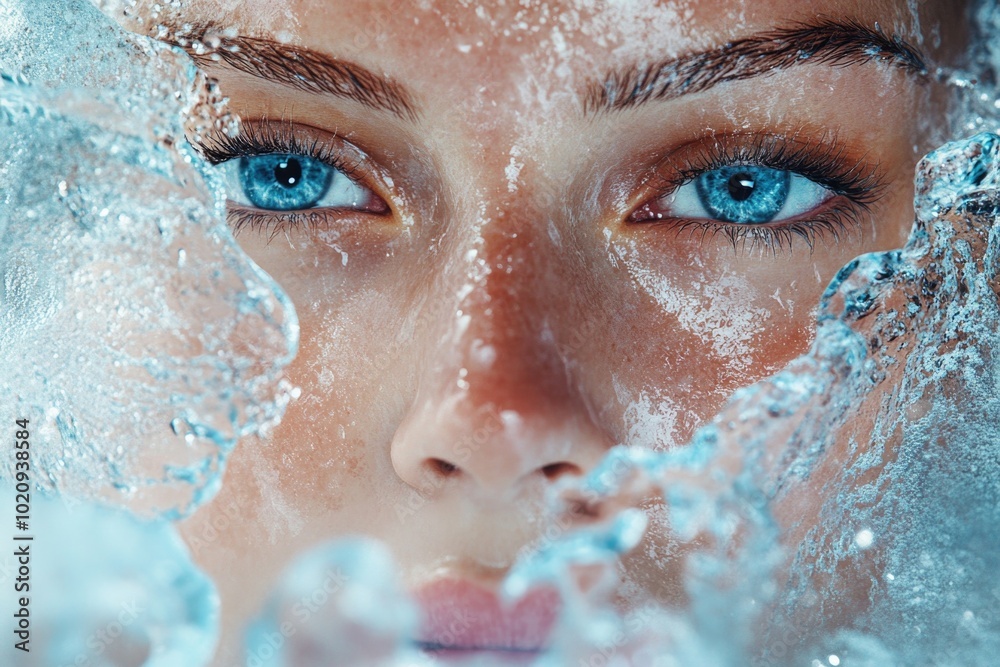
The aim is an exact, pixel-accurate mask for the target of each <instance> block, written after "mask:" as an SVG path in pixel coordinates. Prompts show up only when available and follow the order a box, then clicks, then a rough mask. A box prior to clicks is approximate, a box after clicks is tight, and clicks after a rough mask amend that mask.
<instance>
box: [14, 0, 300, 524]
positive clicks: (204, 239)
mask: <svg viewBox="0 0 1000 667" xmlns="http://www.w3.org/2000/svg"><path fill="white" fill-rule="evenodd" d="M6 7H7V8H6V9H5V10H4V11H5V15H4V16H3V20H2V21H0V128H2V131H0V155H2V156H3V158H2V162H0V239H2V243H0V358H2V359H4V360H5V363H4V366H3V369H2V370H0V395H2V396H4V401H3V403H2V404H0V421H2V422H3V423H13V421H14V419H15V418H17V419H29V420H30V422H31V425H32V432H33V434H34V438H35V440H36V442H37V443H38V446H37V447H36V450H35V454H34V456H35V458H34V465H35V466H36V468H35V469H36V471H37V472H36V478H35V481H36V482H38V483H39V484H41V485H42V487H43V488H45V489H48V490H50V491H56V492H59V493H62V494H69V495H73V496H77V497H80V498H89V499H97V498H101V499H105V500H112V501H115V502H121V501H127V502H128V504H129V506H130V507H131V508H133V509H140V508H144V509H143V511H144V512H146V513H149V514H158V513H162V514H168V515H171V516H178V515H180V514H183V513H186V512H189V511H190V510H192V509H193V508H194V507H195V506H196V505H197V504H198V503H200V502H203V501H205V500H206V499H208V498H209V497H211V495H212V493H213V492H214V490H215V488H216V487H217V485H218V483H219V479H220V474H221V468H222V463H223V461H224V459H225V455H226V453H227V452H228V451H229V449H230V448H231V447H232V446H233V445H234V444H235V442H236V440H237V438H238V437H240V436H241V435H244V434H246V433H250V432H254V431H256V430H258V429H260V428H262V427H264V426H265V425H267V424H268V423H269V422H272V421H273V420H274V419H275V418H276V417H277V416H278V415H279V414H280V412H281V410H282V408H283V406H284V403H285V402H286V401H287V393H288V391H287V388H286V387H283V386H279V384H278V383H279V378H280V374H281V370H282V369H283V367H284V366H286V365H287V364H288V363H289V361H290V360H291V358H292V357H293V356H294V352H295V346H296V341H297V323H296V319H295V314H294V310H293V309H292V308H291V305H290V303H289V302H288V300H287V298H286V297H285V296H284V295H283V293H282V292H281V291H280V289H279V288H278V287H277V286H276V285H275V284H274V283H273V282H272V281H271V279H270V278H269V277H268V276H266V275H265V274H263V273H262V272H261V271H260V270H259V269H258V268H257V267H256V266H255V265H253V264H252V263H251V262H250V261H249V260H247V259H246V257H245V255H243V253H242V251H241V250H240V249H239V248H238V247H237V246H236V244H235V243H234V241H233V239H232V237H231V235H230V234H229V232H228V230H227V228H226V226H225V223H224V206H225V195H224V192H223V191H222V189H221V187H220V185H219V183H218V182H217V180H216V177H215V176H213V175H212V174H211V173H209V172H208V170H206V169H204V168H203V167H202V163H201V161H200V160H198V159H196V158H195V157H194V154H193V151H191V150H190V149H189V148H188V147H187V144H186V141H185V140H184V126H183V123H185V122H190V123H191V126H192V128H193V130H192V131H195V132H197V131H198V128H199V127H202V126H204V125H206V124H223V125H225V124H229V123H230V122H231V119H229V118H228V117H227V116H226V115H225V113H224V110H223V109H222V107H221V104H220V103H219V100H218V96H217V94H216V93H215V92H214V91H213V89H212V88H211V87H209V86H208V85H207V84H206V81H205V79H204V77H203V76H202V75H200V74H198V73H197V71H196V70H195V69H194V67H193V66H192V65H191V64H190V62H189V60H188V59H187V57H186V56H185V55H184V54H181V53H179V52H174V51H172V50H170V49H168V48H167V47H165V46H163V45H159V44H157V43H155V42H152V41H150V40H147V39H143V38H139V37H135V36H132V35H130V34H128V33H125V32H124V31H122V30H120V29H118V28H117V27H116V26H114V25H113V24H111V23H110V22H109V21H107V20H106V19H105V18H104V17H103V16H102V15H101V14H100V13H98V11H97V10H96V9H95V8H94V7H93V6H91V5H90V4H89V3H87V2H83V1H71V2H64V1H61V0H60V1H58V2H23V3H21V2H18V3H14V4H11V3H7V4H6ZM57 42H58V43H65V44H70V45H72V48H70V49H57V48H46V47H44V46H43V45H48V44H54V43H57ZM261 359H273V360H274V363H273V364H271V365H269V366H267V367H262V366H261V365H260V360H261ZM11 399H12V400H11ZM10 446H11V445H10V444H9V443H7V442H5V444H4V445H3V447H2V450H3V451H2V452H0V455H2V456H3V464H2V466H3V467H2V468H0V470H2V471H3V474H4V476H5V477H7V476H11V473H12V472H13V468H12V466H13V463H12V462H13V460H14V459H13V456H12V454H11V450H10Z"/></svg>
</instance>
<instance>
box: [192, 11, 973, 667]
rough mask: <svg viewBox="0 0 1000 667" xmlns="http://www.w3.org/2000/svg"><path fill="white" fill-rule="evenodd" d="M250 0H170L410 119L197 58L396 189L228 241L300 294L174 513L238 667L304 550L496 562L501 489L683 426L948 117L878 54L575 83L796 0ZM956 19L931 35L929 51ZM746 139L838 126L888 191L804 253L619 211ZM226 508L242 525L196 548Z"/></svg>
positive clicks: (824, 270)
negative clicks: (658, 91) (375, 542)
mask: <svg viewBox="0 0 1000 667" xmlns="http://www.w3.org/2000/svg"><path fill="white" fill-rule="evenodd" d="M246 4H247V6H243V7H242V8H241V9H237V10H236V11H235V12H233V13H229V12H227V13H226V14H225V16H226V17H229V18H228V19H226V18H222V17H220V16H219V15H218V12H219V11H220V10H219V9H218V6H217V5H216V4H215V3H212V2H209V1H208V0H206V1H204V2H198V1H192V2H190V3H189V7H188V8H187V9H186V10H185V11H186V12H187V13H185V14H184V17H185V18H186V19H188V20H196V21H213V22H221V23H222V24H223V25H226V24H227V20H228V22H230V23H233V24H234V25H236V26H238V28H239V30H240V32H241V33H245V34H251V35H258V36H274V35H276V34H279V33H280V35H279V36H280V37H281V38H283V39H288V40H290V42H291V43H294V44H297V45H300V46H304V47H309V48H312V49H316V50H319V51H323V52H325V53H328V54H331V55H333V56H335V57H341V58H344V59H348V60H352V61H354V62H357V63H359V64H361V65H363V66H365V67H367V68H369V69H371V70H373V71H375V72H376V73H381V74H386V75H388V76H390V77H392V78H393V79H394V80H395V81H397V82H399V83H401V84H403V85H405V86H406V87H408V88H409V89H410V90H411V91H412V93H413V97H414V99H415V100H416V102H417V105H418V106H419V109H420V113H419V118H418V120H417V121H416V122H413V123H410V122H406V121H402V120H400V119H398V118H393V117H390V116H388V115H385V114H380V113H377V112H374V111H372V110H370V109H366V108H364V107H362V106H360V105H359V104H357V103H354V102H350V101H345V100H340V99H334V98H331V97H324V96H316V95H308V94H305V93H302V92H300V91H293V90H290V89H288V88H282V87H279V86H277V85H274V84H270V83H266V82H262V81H259V80H256V79H253V78H251V77H249V76H247V75H244V74H238V73H234V72H233V71H230V70H226V69H224V68H221V67H214V68H210V69H209V71H210V74H212V75H213V76H215V77H217V78H218V79H219V81H220V83H221V86H222V89H223V91H224V92H225V93H226V94H227V95H228V96H230V98H231V99H232V105H233V108H234V109H235V110H236V111H237V112H238V113H239V114H240V115H241V116H242V117H243V118H244V120H246V121H260V120H261V119H272V120H273V119H279V118H283V119H285V120H286V121H288V122H291V123H294V124H296V125H298V126H308V127H309V128H313V129H312V130H308V132H311V134H310V135H309V136H310V137H312V138H316V139H319V140H323V139H324V138H326V137H330V136H331V135H333V134H336V135H338V136H339V137H340V138H342V139H344V140H346V141H348V142H351V143H352V144H354V145H355V146H357V147H358V148H359V149H360V150H362V151H363V152H364V153H366V154H367V155H368V156H369V160H368V162H367V163H366V165H365V166H364V167H363V169H362V170H361V171H362V173H363V174H367V176H368V177H370V182H367V183H366V185H368V186H369V187H372V188H373V189H374V190H375V191H376V192H377V193H378V194H379V195H380V196H382V197H383V198H384V199H386V201H387V202H388V203H389V204H390V206H391V208H392V209H393V215H392V216H391V217H390V218H377V219H376V218H373V217H371V216H365V215H361V214H350V213H343V212H341V213H335V214H332V215H330V216H329V217H328V219H327V221H326V223H325V224H324V225H323V226H322V227H321V228H317V229H313V230H312V231H303V230H301V229H295V230H287V231H282V232H280V233H278V234H276V235H275V236H274V238H273V239H272V240H271V241H270V243H268V240H267V238H266V237H265V236H264V235H261V234H258V233H256V232H255V231H253V230H244V231H243V232H241V233H240V234H239V236H238V240H239V241H240V243H241V245H242V246H243V247H244V248H245V249H246V251H247V252H248V253H249V254H250V255H251V257H253V259H254V260H256V261H257V262H258V263H259V264H260V265H261V266H262V267H263V268H264V269H265V270H266V271H268V272H269V273H270V274H271V275H272V276H274V277H275V278H276V279H277V280H278V281H279V282H280V283H281V284H282V285H283V286H284V288H285V289H286V290H287V291H288V293H289V295H290V296H291V298H292V300H293V301H294V302H295V304H296V307H297V309H298V313H299V317H300V320H301V326H302V334H301V349H300V352H299V355H298V358H297V359H296V361H295V363H294V364H293V366H292V368H291V370H290V373H289V375H290V378H291V380H292V381H293V382H294V383H295V384H296V385H297V386H298V387H300V388H301V389H302V396H301V398H300V399H299V400H297V401H296V402H294V403H293V404H292V405H291V406H290V407H289V409H288V413H287V416H286V418H285V419H284V421H283V422H282V424H281V425H280V426H279V427H278V428H277V429H276V431H275V432H274V433H273V435H272V436H271V437H270V439H268V440H267V441H258V440H250V441H246V442H244V443H242V444H241V445H240V447H239V448H238V449H237V450H236V452H235V453H234V454H233V456H232V458H231V460H230V463H229V468H228V470H227V473H226V480H225V484H224V486H223V488H222V491H221V492H220V494H219V497H218V499H217V500H216V501H215V502H214V503H213V504H212V505H211V506H209V507H207V508H205V509H204V510H202V511H201V512H199V513H198V514H197V515H196V516H195V517H193V518H192V519H191V520H189V521H188V522H186V523H185V524H184V526H183V530H184V533H185V536H186V538H187V540H188V542H189V544H191V545H192V549H193V551H194V552H195V556H196V558H197V560H198V562H199V563H200V564H201V565H202V566H203V567H204V568H205V569H206V570H207V571H208V573H209V574H210V575H211V576H213V577H214V578H215V580H216V581H217V583H218V584H219V588H220V592H221V595H222V600H223V630H224V632H223V638H222V643H221V645H220V649H219V657H218V663H219V664H227V665H228V664H237V663H238V655H239V641H240V640H239V638H240V629H241V627H242V626H243V625H244V623H245V622H246V620H247V618H248V617H250V615H252V614H253V613H255V612H256V611H257V610H258V609H259V608H260V606H261V604H262V602H263V600H264V598H265V595H266V592H267V590H268V588H269V587H270V585H271V583H272V582H273V581H274V579H275V577H276V576H277V574H278V573H279V572H280V571H281V569H282V568H283V567H284V566H285V565H287V563H288V561H289V560H290V559H291V558H292V557H293V556H294V555H295V554H297V553H298V552H300V551H301V550H303V549H306V548H309V547H311V546H314V545H316V544H318V543H321V542H324V541H326V540H329V539H332V538H336V537H338V536H344V535H349V534H358V533H361V534H367V535H371V536H374V537H376V538H379V539H382V540H384V541H386V542H387V544H388V545H389V547H390V548H391V549H392V550H393V552H394V555H395V556H396V558H397V559H398V560H399V562H400V564H401V568H402V571H403V573H404V576H405V577H406V579H407V581H409V582H410V583H411V584H412V583H416V582H418V581H420V580H421V578H422V577H424V576H426V573H427V572H428V571H429V570H430V569H432V568H434V567H437V566H440V565H441V564H442V563H445V564H447V566H448V567H450V568H452V569H453V570H454V571H455V572H458V573H461V574H463V575H465V576H469V577H473V578H479V579H482V580H484V581H496V579H497V578H498V577H499V576H501V575H502V573H503V570H504V568H505V567H506V566H507V565H508V564H509V563H510V562H511V560H512V559H513V558H514V556H515V555H516V553H517V552H518V550H519V549H520V548H521V547H522V546H523V545H524V544H526V543H527V542H529V541H530V540H531V539H532V538H533V537H534V534H533V523H532V521H531V520H530V517H527V516H525V515H524V513H523V512H521V511H520V510H518V509H517V508H518V507H521V506H523V503H519V501H523V500H525V499H528V500H531V499H537V498H538V497H540V495H541V493H542V491H543V489H544V487H545V485H546V484H548V483H550V479H551V478H553V477H555V476H557V475H558V474H562V473H577V472H581V471H584V470H586V469H588V468H589V467H590V466H591V465H593V464H594V462H595V461H597V460H598V459H599V457H600V456H601V455H602V454H603V452H605V451H606V450H607V449H608V448H609V447H611V446H612V445H614V444H617V443H628V444H642V445H654V446H658V447H669V446H676V445H680V444H683V443H684V442H685V441H687V440H688V439H689V438H690V436H691V434H692V432H693V431H694V429H696V428H697V427H698V426H699V425H700V424H702V423H704V422H705V421H707V420H709V419H710V418H711V417H712V415H713V414H715V412H716V411H717V410H718V409H719V407H720V406H721V404H722V402H723V401H724V400H725V398H726V397H727V396H728V395H729V394H730V393H731V392H732V391H733V390H735V389H737V388H739V387H741V386H745V385H747V384H750V383H752V382H754V381H756V380H758V379H760V378H762V377H765V376H767V375H769V374H771V373H773V372H775V371H776V370H778V369H780V368H781V367H782V366H783V365H784V364H786V363H787V362H788V361H789V360H791V359H793V358H794V357H796V356H798V355H799V354H801V353H803V352H804V351H806V349H807V348H808V346H809V343H810V340H811V332H812V326H813V316H814V308H815V306H816V304H817V303H818V301H819V298H820V295H821V293H822V291H823V289H824V288H825V286H826V284H827V283H828V282H829V280H830V279H831V278H832V277H833V276H834V275H835V273H836V271H837V270H838V269H839V268H840V267H841V266H842V265H843V264H845V263H846V262H847V261H849V260H850V259H851V258H853V257H855V256H857V255H858V254H861V253H864V252H871V251H877V250H885V249H891V248H895V247H900V246H901V245H902V244H903V242H904V240H905V238H906V236H907V234H908V231H909V226H910V222H911V219H912V206H911V204H910V201H911V199H912V183H911V177H912V171H913V167H914V165H915V163H916V161H917V159H918V158H919V156H920V155H921V154H922V152H923V151H924V150H925V149H926V148H927V147H928V145H929V144H930V142H932V141H934V140H935V139H934V138H932V137H931V135H930V134H929V130H928V127H930V126H933V125H935V124H936V125H940V124H941V123H940V122H936V121H935V120H934V119H935V117H934V116H933V115H932V114H933V113H935V112H934V111H933V109H934V108H936V107H934V106H933V98H932V96H933V95H934V91H933V89H931V88H930V87H928V86H921V85H917V84H915V83H914V82H913V81H912V80H911V79H909V78H907V77H906V76H905V75H903V74H901V73H900V72H898V71H896V70H889V69H888V68H885V67H880V66H874V65H867V66H860V65H858V66H851V67H847V68H842V69H833V68H828V67H821V66H814V65H805V66H802V67H797V68H794V69H792V70H788V71H784V72H781V73H778V74H774V75H772V76H768V77H765V78H762V79H757V80H753V81H748V82H740V83H733V84H726V85H723V86H720V87H718V88H716V89H713V90H710V91H707V92H705V93H700V94H698V95H694V96H691V97H690V98H680V99H677V100H673V101H670V102H666V103H661V104H656V105H650V106H649V107H648V108H643V109H637V110H634V111H629V112H626V113H622V114H617V115H607V116H602V117H597V118H592V119H584V118H582V117H581V114H580V111H579V109H580V105H581V99H580V97H579V96H578V94H577V92H576V91H577V90H578V89H579V87H580V85H581V83H582V82H583V81H585V80H587V79H590V78H594V77H598V78H600V77H601V76H603V74H604V73H605V72H606V71H607V70H608V69H609V68H610V67H611V66H613V65H619V64H622V63H626V62H633V61H636V60H645V61H652V60H654V59H657V58H662V57H672V56H676V55H678V54H684V53H687V52H691V51H697V50H702V49H705V48H711V47H713V46H717V45H718V44H721V43H724V42H726V41H727V40H730V39H733V38H736V37H739V36H741V35H746V34H750V33H753V32H757V31H760V30H766V29H770V28H773V27H774V26H775V25H779V24H780V25H784V24H785V23H786V22H788V21H791V20H796V19H801V20H807V19H810V18H814V17H815V15H814V13H812V11H811V10H810V9H809V6H810V5H809V3H801V2H792V1H791V0H786V1H771V2H753V3H750V2H746V3H744V2H740V1H738V0H718V1H714V2H683V1H676V2H671V1H665V2H659V3H636V5H635V7H634V8H632V9H618V10H610V9H608V10H594V9H592V8H591V9H588V8H587V7H584V6H580V7H578V6H576V5H575V4H574V3H572V2H553V3H529V5H530V6H529V7H527V8H523V7H519V6H518V4H517V3H508V6H507V7H506V8H501V7H490V8H487V9H484V10H482V11H480V12H477V10H476V6H475V3H473V4H472V6H469V7H463V6H462V5H461V4H459V3H428V4H432V5H434V6H431V7H429V8H427V9H419V8H417V7H418V5H419V3H409V2H406V3H400V2H393V1H392V0H382V1H379V2H365V3H347V2H339V1H336V2H325V1H324V2H318V1H310V0H300V1H298V2H289V3H284V4H283V3H276V4H273V5H270V3H269V6H270V7H271V9H270V10H269V11H267V12H254V11H252V8H248V5H249V4H250V3H246ZM583 4H584V3H581V5H583ZM586 4H590V3H586ZM594 4H596V5H601V4H602V3H594ZM925 4H926V5H927V7H926V8H925V9H926V11H927V12H928V13H927V14H926V15H924V16H921V17H920V24H919V28H918V26H917V25H916V24H915V22H914V21H913V18H912V17H911V16H910V15H909V13H908V11H907V9H906V7H907V3H905V2H879V3H872V2H848V1H834V2H831V3H827V4H826V5H825V7H824V11H823V13H824V16H829V17H840V18H845V17H851V18H856V19H858V20H860V21H862V22H867V23H869V24H870V23H872V22H874V21H876V20H877V21H879V22H880V24H881V25H882V26H883V27H885V28H886V29H887V30H889V31H890V32H891V31H895V32H899V33H900V34H903V35H904V36H906V37H907V38H908V39H910V40H911V41H920V36H921V34H924V35H927V34H930V30H931V27H932V26H934V25H936V24H937V23H938V21H937V20H936V18H935V16H934V15H933V14H931V12H933V11H936V10H939V9H940V7H938V5H943V4H944V3H925ZM954 29H955V28H954V26H949V25H943V26H942V34H943V35H944V37H945V40H944V43H945V44H946V45H947V44H950V43H952V42H951V41H949V39H948V37H949V35H951V34H952V33H951V32H949V31H951V30H954ZM505 31H506V32H505ZM914 110H923V111H922V112H921V113H914ZM928 114H931V115H928ZM928 118H930V119H931V121H930V122H928V123H927V124H924V123H923V122H922V121H927V120H928ZM938 120H939V119H938ZM303 131H306V130H303ZM739 132H744V133H746V132H767V133H771V134H780V135H783V136H789V137H794V138H796V139H798V140H801V141H803V142H807V143H812V144H816V143H820V144H821V143H822V142H824V141H829V140H830V138H831V137H832V136H833V135H836V136H837V140H838V141H839V142H841V145H843V146H844V147H845V148H846V149H847V150H848V151H851V152H853V153H855V154H857V155H858V156H859V158H860V157H861V156H867V160H868V161H869V162H877V163H878V167H879V169H880V170H881V173H882V174H883V178H884V182H885V183H886V184H887V186H886V189H885V191H884V193H883V196H882V198H881V199H880V200H879V201H878V202H877V203H875V204H874V205H873V206H872V208H871V211H870V213H868V214H866V215H864V216H861V217H860V222H859V223H858V225H856V226H849V227H845V228H844V229H841V230H839V233H838V234H837V237H835V236H834V235H833V234H830V233H827V234H822V235H819V236H817V238H816V241H815V244H814V245H815V247H814V249H813V250H812V251H810V249H809V247H808V246H807V245H806V244H804V243H803V242H801V239H799V240H793V243H792V247H791V248H788V247H778V248H774V249H771V248H766V247H763V248H762V247H757V248H753V249H748V248H745V247H743V248H741V247H740V246H739V245H737V247H736V248H734V247H733V246H732V245H730V244H729V242H728V241H727V240H726V239H725V237H724V235H721V234H711V233H708V234H703V232H702V231H701V230H691V229H689V230H686V231H680V230H678V229H676V228H671V227H670V226H668V225H638V224H627V222H626V219H627V217H628V214H629V213H630V212H631V211H633V210H635V209H636V208H638V207H639V206H641V205H642V204H644V203H648V202H649V201H650V200H651V199H655V194H656V193H655V192H653V191H652V190H651V189H650V187H649V185H648V183H649V176H650V174H652V173H653V172H655V171H656V170H657V169H659V168H661V167H662V164H663V160H664V156H666V155H669V154H674V153H672V152H673V151H676V150H677V149H678V148H680V147H682V146H685V145H687V144H689V143H690V142H692V141H694V140H695V139H699V138H703V137H705V136H706V133H708V134H707V136H712V135H713V134H716V135H721V134H727V133H739ZM838 237H839V238H838ZM345 257H346V264H345ZM484 350H488V352H487V353H484ZM435 461H445V462H447V463H449V464H451V465H452V466H453V467H454V469H455V470H452V471H448V470H446V469H442V468H441V467H439V466H438V467H435V463H434V462H435ZM233 503H235V504H236V505H237V506H239V507H240V508H242V509H241V517H242V520H241V521H239V522H236V523H234V524H232V525H231V526H230V527H228V528H227V529H226V530H224V531H221V532H220V534H219V535H218V536H217V537H216V538H214V539H212V540H207V539H205V538H204V536H205V534H206V533H205V531H206V530H207V528H208V527H209V526H210V525H212V522H213V520H215V519H216V518H217V517H218V516H220V515H222V514H223V513H224V508H226V507H230V506H232V504H233ZM667 541H668V542H669V540H667ZM662 551H663V547H662V546H661V552H662ZM628 567H629V568H630V574H629V577H630V578H631V579H633V580H634V581H636V582H639V583H640V584H641V586H642V587H644V588H646V589H647V590H649V591H650V592H651V593H652V594H655V595H657V596H658V597H660V598H661V599H665V600H676V599H677V598H679V597H680V595H679V594H678V593H677V591H678V579H677V573H676V572H674V571H672V570H671V567H672V566H669V565H662V564H659V563H657V562H651V561H649V560H648V559H644V558H642V557H636V558H632V559H630V560H629V561H628Z"/></svg>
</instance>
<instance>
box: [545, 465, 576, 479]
mask: <svg viewBox="0 0 1000 667" xmlns="http://www.w3.org/2000/svg"><path fill="white" fill-rule="evenodd" d="M540 470H541V473H542V474H543V475H545V478H546V479H548V480H555V479H557V478H559V477H562V476H563V475H580V474H582V473H583V471H582V470H580V466H578V465H574V464H572V463H567V462H566V461H560V462H559V463H550V464H549V465H547V466H542V467H541V468H540Z"/></svg>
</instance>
